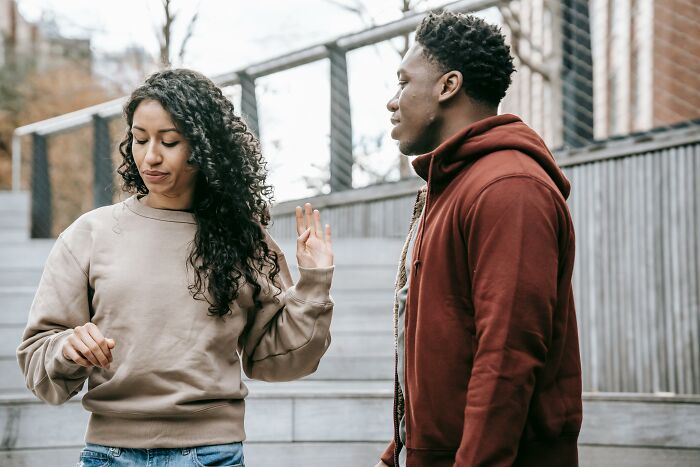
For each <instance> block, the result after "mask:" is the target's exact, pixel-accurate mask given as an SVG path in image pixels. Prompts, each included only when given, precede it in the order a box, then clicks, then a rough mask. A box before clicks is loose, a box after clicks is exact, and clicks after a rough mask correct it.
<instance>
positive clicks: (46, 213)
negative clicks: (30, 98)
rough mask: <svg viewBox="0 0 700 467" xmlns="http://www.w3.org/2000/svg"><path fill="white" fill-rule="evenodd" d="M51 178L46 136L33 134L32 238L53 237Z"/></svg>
mask: <svg viewBox="0 0 700 467" xmlns="http://www.w3.org/2000/svg"><path fill="white" fill-rule="evenodd" d="M51 217H52V216H51V178H50V177H49V161H48V154H47V149H46V136H44V135H40V134H39V133H32V238H49V237H51V222H52V219H51Z"/></svg>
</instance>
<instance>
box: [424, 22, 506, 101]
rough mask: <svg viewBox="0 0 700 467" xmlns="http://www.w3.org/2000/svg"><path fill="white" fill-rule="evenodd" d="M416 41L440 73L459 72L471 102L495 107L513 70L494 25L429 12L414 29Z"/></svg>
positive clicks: (504, 45)
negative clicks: (439, 69) (474, 101)
mask: <svg viewBox="0 0 700 467" xmlns="http://www.w3.org/2000/svg"><path fill="white" fill-rule="evenodd" d="M416 42H418V43H419V44H420V45H422V46H423V52H424V54H425V55H426V56H427V58H428V59H430V60H432V61H433V62H435V63H437V64H438V66H439V67H440V68H441V69H442V71H443V72H448V71H452V70H455V71H459V72H460V73H462V76H463V84H462V88H463V89H464V91H465V92H466V94H467V95H468V96H469V97H471V98H472V99H474V100H476V101H479V102H484V103H486V104H490V105H496V106H497V105H498V104H499V102H501V99H503V97H504V96H505V95H506V91H507V90H508V87H509V86H510V83H511V77H510V75H511V74H512V73H513V71H515V68H513V57H511V55H510V47H509V46H508V45H507V44H506V41H505V37H503V34H501V30H500V29H499V28H497V27H496V26H492V25H490V24H488V23H487V22H486V21H484V20H482V19H480V18H477V17H476V16H472V15H465V14H462V13H452V12H448V11H441V12H436V13H430V14H429V15H428V16H426V17H425V18H424V19H423V21H422V22H421V23H420V24H419V25H418V28H417V29H416Z"/></svg>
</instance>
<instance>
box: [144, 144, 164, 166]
mask: <svg viewBox="0 0 700 467" xmlns="http://www.w3.org/2000/svg"><path fill="white" fill-rule="evenodd" d="M145 160H146V162H147V163H148V165H158V164H160V162H161V157H160V153H159V152H158V148H157V147H156V145H155V143H149V144H148V147H147V148H146V157H145Z"/></svg>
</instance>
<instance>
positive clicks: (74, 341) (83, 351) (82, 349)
mask: <svg viewBox="0 0 700 467" xmlns="http://www.w3.org/2000/svg"><path fill="white" fill-rule="evenodd" d="M68 340H69V341H70V343H71V345H72V346H73V348H74V349H75V350H76V351H77V352H78V353H79V354H80V355H81V356H82V357H83V358H84V359H86V360H87V361H89V362H90V363H91V364H92V365H94V366H101V365H100V362H99V361H98V360H97V358H96V357H95V356H94V355H93V354H92V352H91V351H90V349H89V348H88V346H87V345H85V343H83V341H82V339H81V338H80V337H78V334H77V333H75V334H73V335H72V336H70V337H69V338H68Z"/></svg>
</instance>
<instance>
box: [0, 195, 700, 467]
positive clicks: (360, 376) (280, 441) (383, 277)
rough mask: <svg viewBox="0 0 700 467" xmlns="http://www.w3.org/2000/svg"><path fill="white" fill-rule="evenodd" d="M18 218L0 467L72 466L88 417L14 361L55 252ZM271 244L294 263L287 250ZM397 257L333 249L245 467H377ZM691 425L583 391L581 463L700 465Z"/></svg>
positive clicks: (0, 297)
mask: <svg viewBox="0 0 700 467" xmlns="http://www.w3.org/2000/svg"><path fill="white" fill-rule="evenodd" d="M28 212H29V198H28V196H27V195H26V194H23V193H20V194H14V193H3V192H0V429H2V433H1V435H2V438H1V441H0V466H3V467H20V466H42V467H43V466H57V467H61V466H72V465H75V464H76V461H77V458H78V452H79V450H80V449H81V446H82V445H83V436H84V432H85V426H86V423H87V416H88V414H87V413H86V412H85V410H83V408H82V406H81V405H80V402H79V400H77V399H79V398H75V400H72V401H69V402H68V403H66V404H64V405H63V406H60V407H51V406H48V405H46V404H44V403H42V402H41V401H39V400H38V399H36V398H35V397H34V396H33V395H32V394H31V393H29V391H27V390H26V389H25V387H24V381H23V379H22V376H21V373H20V371H19V368H18V366H17V363H16V361H15V348H16V347H17V345H18V344H19V340H20V336H21V333H22V330H23V327H24V323H25V321H26V317H27V312H28V310H29V307H30V305H31V301H32V298H33V296H34V289H35V287H36V286H37V284H38V281H39V278H40V276H41V270H42V267H43V263H44V261H45V259H46V257H47V255H48V252H49V250H50V248H51V246H52V244H53V241H52V240H30V239H29V235H28V232H29V229H28V218H29V215H28ZM280 245H281V246H282V249H283V250H284V251H285V252H286V253H287V255H288V256H289V257H290V258H293V257H294V243H293V242H289V241H284V242H280ZM400 248H401V241H400V240H396V239H362V238H354V239H337V240H335V241H334V250H335V253H336V264H337V266H336V273H335V278H334V281H333V289H332V294H333V298H334V299H335V302H336V307H335V312H334V316H333V323H332V334H333V342H332V344H331V347H330V349H329V350H328V353H327V354H326V356H325V357H324V358H323V360H322V361H321V364H320V365H319V368H318V371H317V372H316V373H315V374H313V375H311V376H309V377H308V378H305V379H304V380H301V381H296V382H292V383H273V384H270V383H262V382H256V381H247V384H248V385H249V387H250V395H249V397H248V399H247V402H246V413H247V417H246V429H247V432H248V441H247V443H246V445H245V456H246V464H247V465H248V467H266V466H278V465H284V466H290V467H321V466H324V467H325V466H333V467H346V466H347V467H356V466H369V467H371V466H373V465H375V463H376V462H377V459H378V456H379V453H380V452H381V451H382V450H383V449H384V447H385V446H386V443H387V441H388V440H389V438H390V437H391V426H392V420H391V403H392V393H393V385H392V381H391V378H392V375H393V351H392V346H393V336H392V324H391V321H392V313H391V304H392V300H393V283H394V274H395V269H396V261H397V258H398V255H399V250H400ZM292 262H293V261H292ZM292 272H293V274H294V271H292ZM585 312H586V310H579V313H585ZM698 420H700V396H698V395H688V396H683V395H669V394H617V393H607V394H606V393H603V394H593V393H591V394H584V425H583V429H582V432H581V436H580V438H579V446H580V451H579V452H580V465H581V466H582V467H602V466H609V465H615V466H616V467H632V466H635V467H652V466H658V465H664V466H673V467H690V466H697V465H700V422H698ZM493 435H494V436H497V434H493Z"/></svg>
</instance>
